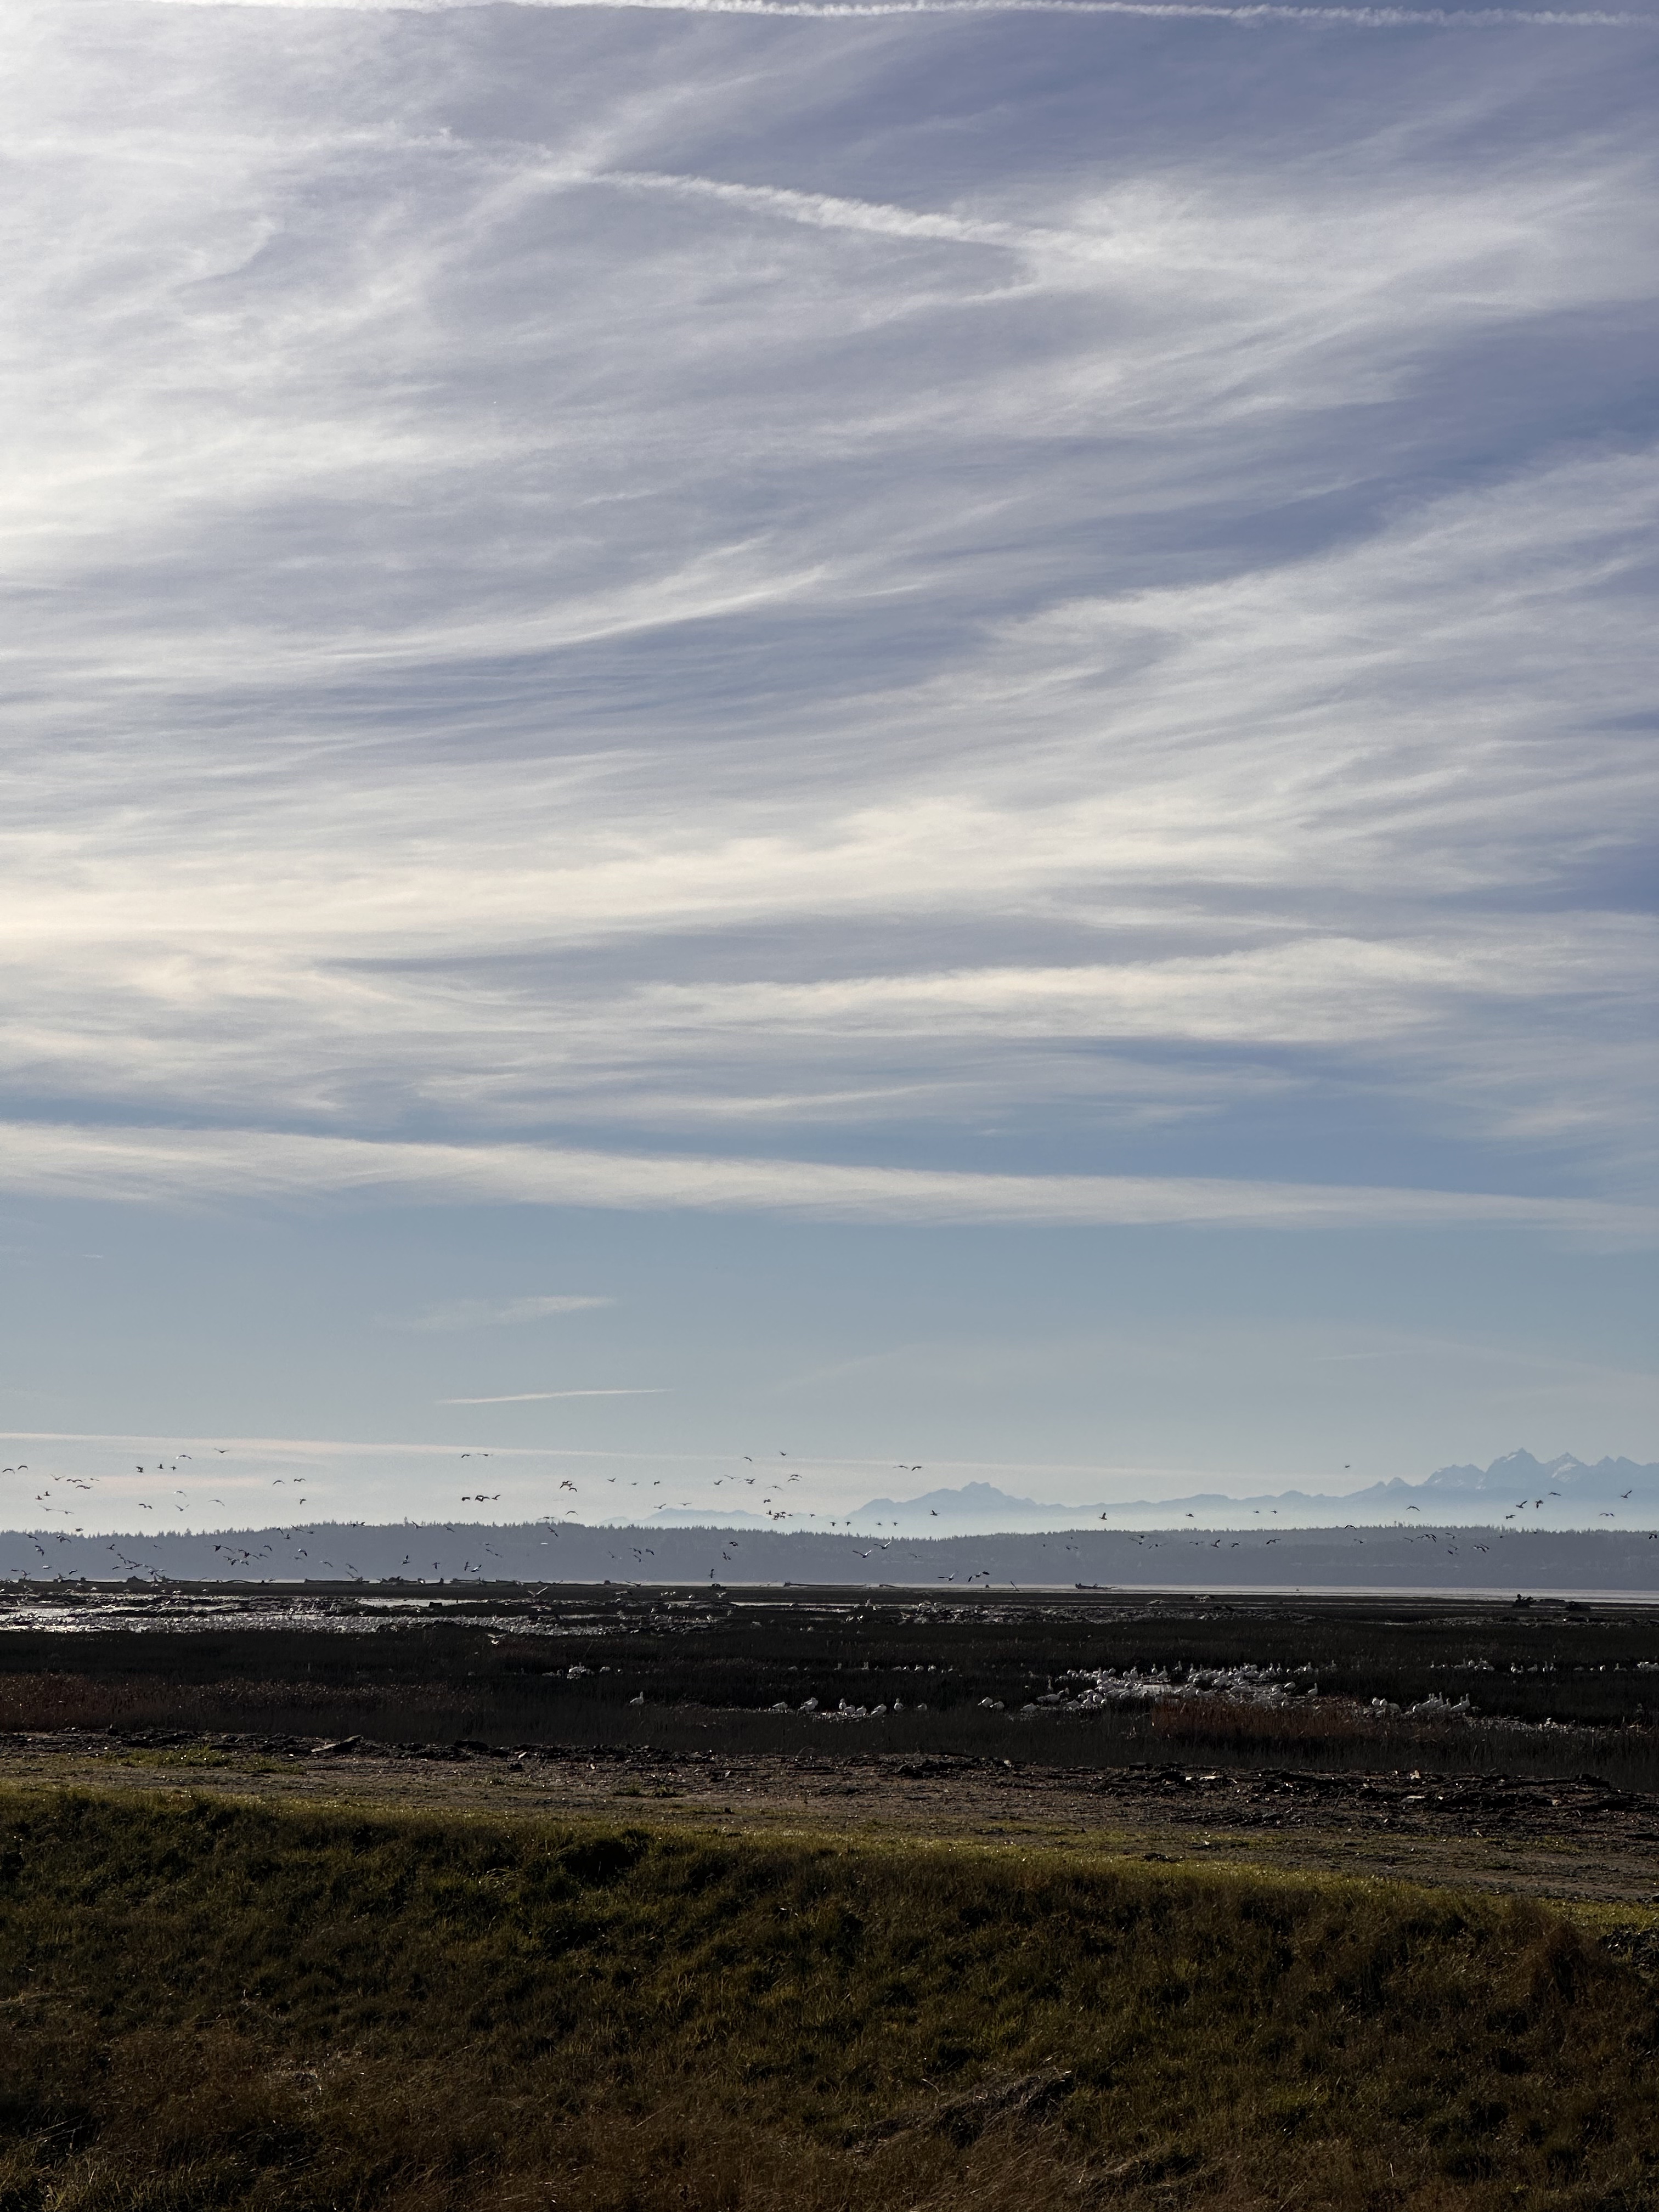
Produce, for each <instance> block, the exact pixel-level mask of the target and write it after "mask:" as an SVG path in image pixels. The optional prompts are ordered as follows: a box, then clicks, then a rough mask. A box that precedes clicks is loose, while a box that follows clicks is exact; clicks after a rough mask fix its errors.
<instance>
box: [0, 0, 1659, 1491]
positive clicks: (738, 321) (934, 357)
mask: <svg viewBox="0 0 1659 2212" xmlns="http://www.w3.org/2000/svg"><path fill="white" fill-rule="evenodd" d="M17 21H18V24H19V26H20V38H19V50H20V53H21V66H20V67H19V68H17V69H16V70H15V71H14V72H13V75H12V78H11V81H10V85H9V90H8V91H7V92H6V94H4V95H3V97H4V99H5V100H7V101H8V102H9V103H10V108H9V113H8V115H7V118H6V131H5V143H6V144H7V146H8V149H9V152H8V156H7V160H8V168H9V183H8V190H7V203H8V206H9V214H8V216H7V218H6V222H5V227H4V230H3V234H0V257H3V270H4V283H5V289H6V293H7V296H8V298H9V301H11V303H12V306H13V309H14V316H13V323H14V330H15V332H16V333H17V334H18V335H17V342H16V343H15V349H14V350H13V352H12V355H11V356H10V358H9V362H8V366H7V368H6V372H5V374H6V377H7V389H8V396H9V403H10V404H9V406H8V408H7V410H6V413H7V416H8V419H9V421H10V422H12V423H13V424H14V425H15V426H16V437H15V449H14V453H13V456H12V459H11V460H10V463H9V469H8V477H9V496H8V501H7V506H6V519H5V521H4V529H5V533H6V538H7V545H6V552H7V560H6V572H7V574H8V576H9V586H8V592H9V601H10V605H9V618H8V622H7V625H6V629H7V635H8V639H9V643H8V646H7V649H6V656H5V683H6V686H7V691H8V714H7V723H8V728H9V739H8V744H7V747H6V750H5V756H4V760H3V766H0V774H3V776H4V790H3V800H4V803H3V805H0V914H3V921H4V927H3V930H0V945H3V948H4V949H3V957H4V960H5V963H6V981H5V989H4V993H3V1000H0V1006H3V1014H4V1021H3V1028H0V1091H3V1109H4V1115H5V1120H4V1126H3V1132H0V1189H3V1194H4V1198H3V1205H4V1220H3V1224H0V1240H3V1243H4V1245H5V1249H6V1255H7V1261H8V1265H7V1269H6V1273H7V1277H8V1279H9V1289H8V1293H7V1297H8V1311H7V1317H6V1327H5V1334H4V1341H3V1347H0V1426H3V1427H4V1428H5V1429H6V1430H7V1431H11V1432H13V1433H14V1434H15V1436H17V1437H25V1436H35V1437H42V1438H44V1437H47V1436H51V1437H57V1438H69V1439H80V1438H82V1437H112V1438H115V1439H117V1440H118V1443H117V1444H112V1445H110V1446H109V1447H107V1449H106V1447H104V1446H100V1445H97V1446H95V1445H93V1444H91V1443H87V1444H84V1445H82V1443H79V1442H64V1443H54V1444H53V1445H52V1447H51V1449H52V1451H53V1452H55V1453H58V1454H59V1455H61V1456H62V1457H63V1459H64V1465H65V1466H68V1465H69V1464H70V1462H72V1461H74V1460H75V1455H76V1453H77V1452H78V1453H82V1455H83V1456H85V1457H86V1463H87V1464H88V1465H90V1464H91V1463H92V1461H93V1459H94V1458H95V1459H98V1460H99V1465H100V1482H101V1483H102V1485H103V1486H104V1490H103V1496H104V1498H105V1499H106V1505H104V1506H102V1507H100V1510H101V1511H103V1512H104V1513H105V1515H106V1518H107V1519H108V1520H109V1521H110V1525H126V1524H125V1523H124V1522H123V1520H122V1516H123V1513H124V1512H125V1511H127V1510H129V1509H130V1507H131V1500H130V1499H126V1498H125V1493H124V1492H123V1491H122V1489H121V1487H120V1484H121V1482H122V1481H125V1479H126V1478H125V1474H121V1473H120V1472H119V1470H121V1469H124V1468H125V1463H126V1456H127V1453H126V1440H128V1439H132V1440H135V1448H137V1446H138V1445H142V1444H143V1441H144V1440H145V1439H152V1440H153V1439H164V1440H170V1441H172V1442H173V1443H178V1442H181V1441H183V1440H185V1439H189V1438H196V1439H198V1440H208V1439H210V1438H214V1437H221V1438H240V1439H264V1440H271V1439H276V1440H281V1439H309V1440H313V1443H316V1444H317V1445H319V1446H320V1447H328V1448H331V1447H333V1446H335V1445H339V1446H341V1447H344V1446H347V1445H350V1446H354V1447H368V1446H375V1447H379V1446H396V1447H407V1448H408V1449H401V1450H388V1451H384V1452H379V1453H378V1454H376V1453H370V1454H368V1455H367V1456H365V1455H364V1453H363V1452H362V1451H361V1450H358V1451H353V1452H346V1451H344V1450H343V1449H341V1450H338V1451H334V1452H333V1454H332V1456H331V1455H330V1449H319V1450H318V1451H317V1452H316V1453H315V1455H314V1463H315V1465H316V1466H317V1468H318V1470H319V1475H318V1480H319V1484H321V1483H324V1482H325V1483H327V1484H328V1485H331V1488H330V1490H329V1492H328V1496H329V1501H330V1504H331V1507H333V1508H336V1509H337V1510H339V1511H341V1512H342V1513H347V1514H349V1513H353V1512H357V1511H362V1512H370V1511H372V1512H374V1513H375V1514H381V1513H389V1512H400V1511H404V1510H406V1511H409V1512H410V1513H417V1512H425V1511H428V1510H441V1509H442V1510H453V1504H452V1501H451V1500H450V1496H449V1493H450V1490H451V1489H452V1488H453V1482H454V1480H455V1476H454V1465H455V1464H456V1463H457V1462H452V1459H451V1456H450V1455H451V1454H452V1453H459V1450H460V1449H462V1448H463V1447H464V1446H476V1447H477V1448H478V1449H485V1448H490V1449H501V1451H503V1452H504V1453H505V1452H507V1451H508V1450H513V1451H520V1452H525V1453H528V1454H531V1455H534V1456H533V1457H532V1458H531V1459H526V1460H525V1461H523V1462H513V1465H514V1466H515V1468H517V1470H518V1471H517V1473H516V1474H514V1476H513V1480H514V1481H516V1482H517V1483H518V1484H519V1486H520V1489H519V1492H516V1493H515V1494H513V1496H512V1497H511V1498H506V1497H504V1499H503V1503H502V1504H501V1511H502V1513H503V1515H505V1514H507V1512H508V1511H509V1510H535V1509H538V1506H539V1504H541V1503H542V1502H544V1492H545V1489H546V1486H547V1484H548V1482H549V1481H550V1480H551V1477H550V1474H549V1469H550V1468H551V1467H552V1466H553V1464H554V1462H553V1461H552V1460H551V1459H545V1460H544V1458H543V1457H542V1456H541V1455H545V1454H562V1455H574V1456H571V1457H568V1459H567V1460H566V1461H564V1462H561V1463H562V1464H568V1465H569V1466H571V1467H573V1468H575V1470H576V1472H575V1474H574V1475H573V1477H572V1478H571V1479H576V1480H581V1481H584V1482H591V1481H592V1480H594V1479H595V1476H594V1470H596V1469H598V1468H601V1467H602V1466H611V1465H622V1464H623V1463H624V1462H626V1464H628V1465H629V1466H634V1465H638V1466H640V1467H641V1468H646V1467H652V1468H655V1467H658V1466H663V1467H667V1466H670V1465H671V1466H672V1468H674V1470H675V1480H676V1481H677V1482H678V1483H681V1484H682V1486H685V1487H687V1491H688V1495H690V1490H691V1487H692V1486H695V1485H696V1484H700V1483H704V1482H705V1481H706V1482H708V1483H710V1484H712V1482H713V1480H714V1473H713V1471H714V1470H715V1469H718V1468H723V1467H729V1466H731V1465H732V1464H733V1463H735V1462H736V1461H737V1460H738V1459H740V1457H741V1455H742V1454H744V1453H745V1452H757V1451H758V1452H762V1453H767V1452H776V1451H779V1450H783V1449H787V1450H790V1451H792V1452H793V1453H794V1454H796V1455H799V1458H800V1459H801V1460H802V1461H805V1462H810V1463H811V1466H812V1467H813V1468H815V1469H816V1473H815V1474H814V1476H813V1482H814V1485H815V1486H816V1487H815V1495H817V1497H818V1498H820V1500H821V1504H822V1509H823V1510H824V1511H826V1512H828V1511H830V1510H833V1509H834V1507H835V1506H836V1504H837V1503H851V1502H854V1500H856V1499H859V1498H863V1497H865V1496H867V1495H869V1494H870V1493H871V1492H872V1489H877V1490H885V1489H889V1488H890V1487H891V1484H890V1480H889V1478H890V1474H891V1472H892V1469H893V1467H894V1465H895V1464H896V1462H900V1461H902V1462H904V1463H905V1464H906V1465H907V1466H908V1465H911V1464H914V1463H917V1462H920V1463H921V1464H923V1465H924V1466H926V1467H927V1469H928V1480H929V1481H932V1480H933V1479H934V1478H935V1477H936V1476H937V1475H939V1474H940V1473H942V1472H943V1473H961V1474H966V1473H967V1472H968V1471H969V1470H970V1469H971V1470H973V1471H975V1472H976V1473H989V1474H993V1479H996V1480H1001V1481H1002V1482H1003V1483H1004V1486H1011V1487H1014V1488H1021V1489H1028V1490H1030V1491H1033V1492H1035V1493H1036V1494H1037V1495H1040V1496H1062V1497H1064V1496H1085V1497H1086V1496H1111V1495H1114V1494H1116V1495H1121V1496H1136V1495H1149V1494H1150V1495H1156V1494H1159V1493H1160V1491H1161V1492H1163V1493H1164V1494H1170V1495H1174V1494H1176V1493H1177V1492H1180V1491H1181V1490H1182V1489H1186V1488H1189V1487H1191V1486H1193V1485H1194V1481H1195V1480H1199V1481H1201V1482H1202V1483H1203V1484H1205V1485H1206V1486H1224V1487H1225V1486H1227V1485H1229V1484H1231V1483H1233V1482H1237V1483H1239V1484H1240V1485H1243V1486H1250V1487H1261V1486H1262V1485H1263V1484H1264V1482H1273V1481H1275V1480H1280V1479H1282V1480H1284V1481H1285V1482H1286V1483H1291V1482H1295V1483H1306V1482H1309V1481H1314V1480H1316V1481H1317V1482H1318V1483H1319V1484H1320V1485H1321V1486H1324V1485H1326V1484H1329V1485H1331V1486H1333V1487H1335V1486H1340V1483H1341V1480H1343V1479H1344V1478H1345V1476H1346V1480H1348V1481H1350V1482H1352V1484H1353V1485H1355V1486H1358V1484H1359V1483H1360V1482H1361V1481H1362V1480H1376V1479H1377V1478H1379V1477H1383V1476H1389V1475H1394V1474H1405V1475H1407V1476H1417V1475H1420V1474H1424V1473H1426V1472H1427V1471H1428V1470H1429V1469H1430V1468H1432V1467H1434V1466H1437V1465H1438V1464H1441V1463H1442V1462H1447V1461H1453V1460H1458V1461H1462V1460H1478V1461H1482V1462H1484V1461H1485V1460H1486V1459H1489V1458H1491V1457H1492V1456H1494V1455H1497V1454H1498V1453H1499V1452H1502V1451H1504V1450H1507V1449H1511V1448H1513V1447H1514V1446H1516V1445H1517V1444H1525V1445H1528V1446H1529V1447H1530V1448H1531V1449H1534V1450H1535V1451H1537V1452H1538V1453H1539V1454H1540V1455H1550V1454H1553V1453H1554V1452H1557V1451H1559V1450H1562V1449H1573V1450H1576V1451H1577V1452H1578V1453H1580V1454H1581V1455H1583V1456H1584V1457H1586V1458H1592V1459H1593V1458H1595V1457H1597V1456H1599V1455H1601V1453H1603V1452H1612V1453H1620V1452H1623V1453H1627V1454H1629V1455H1632V1456H1633V1457H1636V1458H1638V1459H1643V1460H1646V1459H1651V1458H1654V1457H1656V1456H1659V1418H1656V1416H1659V1383H1656V1377H1655V1371H1654V1358H1653V1346H1654V1341H1655V1331H1654V1327H1653V1323H1654V1301H1653V1291H1654V1265H1653V1255H1654V1246H1655V1243H1656V1231H1659V1198H1656V1192H1655V1188H1654V1173H1653V1166H1654V1143H1653V1115H1652V1105H1651V1102H1652V1098H1653V1097H1654V1095H1655V1090H1656V1073H1659V1071H1656V1066H1655V1060H1656V1053H1655V1024H1654V1018H1653V1015H1654V1007H1653V981H1654V974H1655V960H1654V952H1655V915H1654V905H1655V899H1654V886H1655V882H1656V870H1655V867H1654V852H1655V805H1654V800H1655V787H1656V770H1655V746H1654V696H1655V691H1654V674H1655V660H1656V657H1659V656H1656V653H1655V650H1654V646H1653V629H1654V626H1653V622H1652V606H1653V599H1654V582H1655V561H1654V544H1655V538H1654V521H1655V513H1656V507H1659V469H1656V406H1655V389H1654V383H1653V362H1654V360H1655V357H1656V337H1659V331H1656V323H1659V313H1656V307H1655V295H1654V286H1653V282H1652V270H1653V268H1654V266H1655V249H1656V245H1659V239H1656V231H1659V222H1656V202H1655V196H1654V191H1653V185H1654V168H1655V155H1654V146H1655V144H1656V143H1659V133H1656V131H1655V130H1654V127H1653V125H1654V113H1655V105H1656V102H1655V93H1656V88H1659V15H1656V14H1655V13H1654V12H1653V11H1652V10H1651V9H1637V10H1634V11H1630V10H1620V11H1599V12H1596V11H1582V12H1578V13H1572V12H1566V13H1562V12H1557V13H1554V14H1552V15H1549V16H1548V17H1547V18H1543V19H1534V20H1528V17H1527V15H1525V14H1524V13H1521V12H1516V11H1505V10H1502V9H1478V10H1469V11H1458V10H1455V9H1454V10H1427V11H1417V12H1413V11H1411V10H1390V9H1373V10H1365V9H1347V10H1345V9H1340V8H1334V9H1315V10H1298V9H1273V8H1267V9H1244V10H1237V11H1235V10H1230V9H1227V8H1225V7H1215V8H1191V9H1186V8H1182V7H1173V8H1161V7H1146V8H1135V7H1122V8H1117V7H1113V8H1103V9H1092V8H1088V7H1073V8H1050V9H1042V8H1030V7H1002V6H997V5H992V4H982V5H973V6H963V7H954V8H953V7H944V6H927V5H924V6H920V7H913V8H903V9H892V10H886V9H881V8H872V9H810V8H793V7H782V6H779V7H767V6H744V7H741V8H738V7H730V8H727V7H718V6H715V7H711V6H696V7H680V6H663V7H644V6H639V5H623V6H602V5H580V6H570V7H541V6H527V7H495V6H486V7H477V8H453V9H452V8H443V7H432V8H416V9H399V10H395V11H393V10H387V9H376V8H341V9H332V8H324V7H314V6H309V5H305V6H290V7H256V6H241V5H232V6H197V5H174V4H152V5H143V4H124V5H122V6H121V7H119V8H112V7H106V6H103V5H100V4H97V0H90V3H89V4H81V5H76V6H73V7H70V8H67V9H66V8H62V7H53V8H46V7H40V8H38V9H30V8H28V7H24V8H21V9H19V10H18V14H17ZM467 1401H488V1402H467ZM416 1447H418V1448H419V1449H415V1448H416ZM273 1448H274V1447H273ZM18 1449H19V1452H20V1455H21V1449H22V1448H21V1445H20V1446H19V1447H18ZM236 1449H237V1450H238V1451H240V1452H241V1453H243V1455H244V1471H245V1473H246V1479H247V1483H248V1485H249V1486H250V1487H249V1490H248V1493H247V1494H248V1495H249V1496H250V1497H251V1496H252V1493H253V1491H254V1490H255V1489H258V1487H259V1486H261V1485H267V1484H268V1483H269V1482H270V1480H272V1478H271V1477H270V1474H269V1471H268V1468H266V1465H265V1462H264V1459H262V1458H261V1457H260V1453H261V1452H265V1451H266V1450H267V1445H266V1444H265V1443H261V1444H260V1445H259V1446H258V1449H255V1447H254V1446H253V1445H252V1444H238V1445H237V1446H236ZM100 1455H102V1456H101V1457H100ZM37 1456H38V1455H37ZM141 1458H142V1451H138V1452H137V1458H136V1459H135V1464H137V1459H141ZM106 1462H107V1463H106ZM77 1463H78V1462H77ZM271 1463H272V1464H274V1463H275V1462H274V1461H273V1462H271ZM194 1466H195V1462H194V1460H193V1459H192V1461H191V1468H194ZM629 1479H630V1480H631V1479H632V1478H631V1477H630V1478H629ZM649 1479H653V1478H647V1480H649ZM8 1480H10V1479H8ZM190 1480H191V1481H193V1480H195V1477H194V1475H193V1474H192V1475H191V1478H190ZM702 1494H703V1493H702V1492H701V1491H700V1492H697V1495H698V1496H699V1497H701V1496H702ZM708 1495H710V1496H711V1497H712V1495H713V1493H712V1490H711V1491H710V1492H708ZM26 1504H27V1497H26V1495H25V1492H23V1491H21V1490H20V1491H19V1492H18V1498H17V1500H16V1502H15V1504H14V1503H13V1502H12V1501H10V1500H9V1499H8V1498H5V1497H3V1496H0V1516H3V1517H5V1518H6V1519H9V1520H15V1519H16V1518H18V1517H20V1516H24V1513H25V1507H26ZM207 1510H208V1509H207V1504H206V1501H205V1499H204V1500H203V1501H202V1512H203V1515H204V1517H206V1516H207ZM226 1510H228V1509H226ZM233 1517H234V1516H233ZM88 1525H90V1524H88Z"/></svg>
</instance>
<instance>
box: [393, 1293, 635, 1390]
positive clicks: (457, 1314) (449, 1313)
mask: <svg viewBox="0 0 1659 2212" xmlns="http://www.w3.org/2000/svg"><path fill="white" fill-rule="evenodd" d="M616 1303H617V1301H616V1300H615V1299H614V1298H607V1297H578V1296H563V1295H553V1296H550V1297H520V1298H449V1299H446V1300H445V1301H444V1303H443V1304H440V1305H432V1306H426V1307H424V1308H422V1310H421V1311H420V1312H419V1313H417V1314H412V1315H410V1316H409V1317H408V1318H407V1319H405V1320H400V1321H394V1322H392V1327H394V1328H410V1329H416V1330H419V1331H421V1332H422V1334H426V1333H428V1332H430V1333H438V1332H443V1331H447V1330H450V1329H466V1328H509V1327H512V1326H513V1325H514V1324H515V1323H518V1322H532V1321H550V1320H552V1319H553V1318H554V1317H555V1316H557V1315H560V1314H569V1313H584V1312H586V1311H588V1310H590V1309H592V1307H595V1306H613V1305H615V1304H616ZM458 1402H459V1401H458ZM481 1402H482V1401H481Z"/></svg>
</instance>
